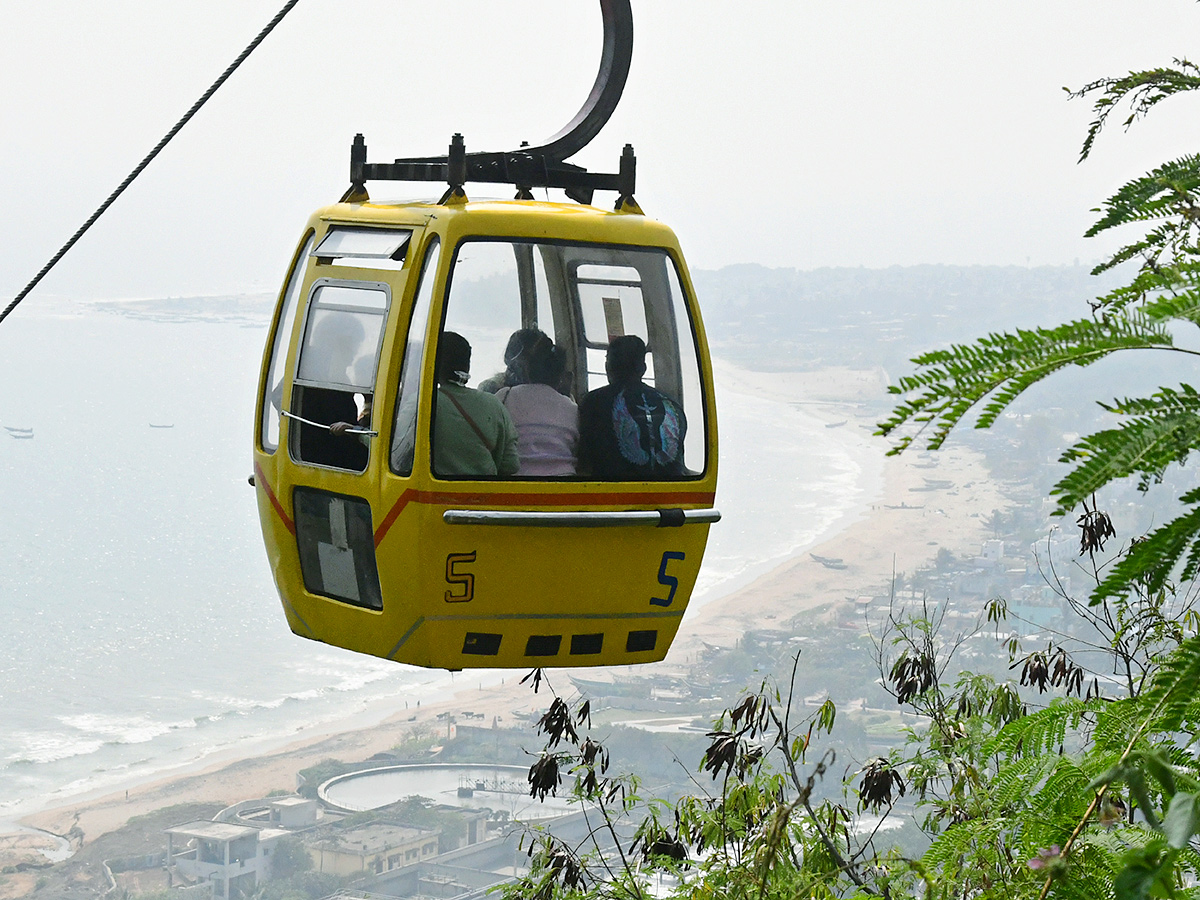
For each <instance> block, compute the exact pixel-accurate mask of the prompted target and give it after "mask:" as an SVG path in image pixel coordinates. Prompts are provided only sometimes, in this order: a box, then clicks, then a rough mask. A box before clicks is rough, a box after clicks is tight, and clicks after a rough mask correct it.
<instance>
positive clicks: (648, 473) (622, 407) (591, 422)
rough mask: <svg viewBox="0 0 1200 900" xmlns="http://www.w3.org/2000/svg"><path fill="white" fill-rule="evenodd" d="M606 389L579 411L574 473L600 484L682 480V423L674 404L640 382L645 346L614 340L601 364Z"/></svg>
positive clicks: (595, 393) (639, 342) (638, 340)
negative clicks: (576, 455)
mask: <svg viewBox="0 0 1200 900" xmlns="http://www.w3.org/2000/svg"><path fill="white" fill-rule="evenodd" d="M604 370H605V373H606V374H607V375H608V384H607V385H605V386H604V387H602V388H597V389H596V390H594V391H591V392H589V393H588V395H587V396H586V397H585V398H584V399H583V403H582V404H581V405H580V408H579V470H580V472H581V473H584V474H590V475H591V476H592V477H593V478H595V479H597V480H601V481H662V480H667V479H675V478H680V477H682V476H683V474H684V467H683V439H684V436H685V435H686V434H687V420H686V419H685V418H684V414H683V410H682V409H681V408H680V406H679V404H678V403H677V402H676V401H674V400H673V399H671V398H670V397H668V396H667V395H666V394H663V393H662V392H661V391H658V390H655V389H654V388H652V387H650V386H649V385H647V384H644V383H643V382H642V376H644V375H645V374H646V343H645V341H643V340H642V339H641V338H640V337H638V336H637V335H623V336H621V337H617V338H613V339H612V340H611V341H610V342H609V345H608V354H607V356H606V358H605V363H604Z"/></svg>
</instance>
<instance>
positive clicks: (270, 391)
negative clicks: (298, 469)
mask: <svg viewBox="0 0 1200 900" xmlns="http://www.w3.org/2000/svg"><path fill="white" fill-rule="evenodd" d="M312 245H313V236H312V235H311V234H310V235H309V236H308V239H307V240H306V241H305V242H304V247H303V248H302V249H301V251H300V253H299V254H298V255H297V256H296V259H295V261H294V262H293V263H292V272H291V274H290V275H289V276H288V283H287V288H286V289H285V290H284V294H283V308H282V309H281V310H280V311H279V322H278V324H277V325H276V326H275V334H274V335H273V336H272V338H271V363H270V365H269V366H268V367H267V380H266V381H265V382H263V389H264V390H265V391H266V395H265V396H264V397H263V401H262V432H261V435H260V437H261V440H262V448H263V450H265V451H266V452H268V453H274V452H275V449H276V448H277V447H278V446H279V411H280V410H281V409H283V408H284V407H283V365H284V362H285V361H286V359H287V348H288V341H289V340H290V339H291V336H292V329H293V327H295V324H296V310H297V309H298V308H299V303H298V302H297V301H298V300H299V298H300V285H301V284H302V283H303V282H304V266H305V263H307V262H308V253H309V251H310V250H311V249H312Z"/></svg>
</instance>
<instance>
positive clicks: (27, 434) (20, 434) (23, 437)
mask: <svg viewBox="0 0 1200 900" xmlns="http://www.w3.org/2000/svg"><path fill="white" fill-rule="evenodd" d="M8 436H9V437H10V438H16V439H17V440H18V441H27V440H29V439H30V438H31V437H33V431H32V430H30V431H10V432H9V433H8Z"/></svg>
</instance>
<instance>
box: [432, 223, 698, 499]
mask: <svg viewBox="0 0 1200 900" xmlns="http://www.w3.org/2000/svg"><path fill="white" fill-rule="evenodd" d="M449 334H453V335H457V336H460V337H461V338H463V339H465V340H466V342H467V344H468V345H469V348H470V366H469V369H470V373H469V377H468V379H467V380H466V381H465V382H464V383H463V384H462V385H461V386H459V388H458V389H455V388H451V389H450V390H449V393H451V394H454V395H455V396H454V399H457V400H458V401H459V402H458V403H455V404H453V406H454V408H453V409H451V408H450V405H449V404H447V405H445V406H444V407H443V405H442V404H441V400H440V394H441V393H444V392H446V391H445V387H444V383H443V386H442V387H441V388H439V406H438V407H436V408H435V410H434V426H433V435H432V437H431V441H432V459H433V461H434V464H433V471H434V474H435V475H438V476H439V477H444V478H480V477H483V478H486V477H497V476H500V477H505V476H507V475H508V474H509V473H508V472H507V471H506V464H505V448H504V447H502V446H499V445H498V442H499V441H500V440H501V439H502V438H503V436H504V434H505V432H504V430H503V429H502V428H499V427H498V426H496V425H495V423H494V422H493V421H492V419H493V415H492V411H491V408H490V407H489V406H487V405H486V403H485V401H482V400H480V399H479V398H478V397H476V396H474V394H462V393H461V389H462V388H466V389H468V390H470V389H474V390H475V391H477V392H483V393H494V394H495V395H496V397H497V398H498V399H499V400H500V401H501V403H502V405H503V406H504V408H505V411H506V412H507V413H508V416H509V418H510V419H511V420H512V424H513V427H514V428H515V429H516V431H517V444H518V459H519V466H518V469H517V472H516V476H517V477H521V478H524V477H540V478H546V477H557V478H571V477H577V476H578V477H584V478H595V479H600V480H671V479H678V478H688V477H695V476H697V475H699V474H700V473H702V472H703V471H704V469H705V467H706V464H707V463H706V459H705V453H706V440H705V434H706V427H707V423H706V422H705V418H704V398H703V394H702V391H701V388H700V365H699V358H698V354H697V349H696V341H695V338H694V336H693V332H692V326H691V318H690V314H689V312H688V307H687V303H686V301H685V298H684V294H683V291H682V288H681V286H680V282H679V278H678V275H677V273H676V271H675V266H674V264H673V262H672V261H671V260H670V258H669V257H668V256H667V254H666V253H665V252H664V251H661V250H652V249H651V250H647V249H639V248H624V247H613V246H607V245H590V244H566V243H562V244H558V243H555V244H550V243H537V244H535V243H531V242H506V241H485V240H472V241H464V242H463V243H462V244H460V245H459V247H458V250H457V254H456V257H455V261H454V266H453V270H452V278H451V281H450V286H449V292H448V296H447V298H446V308H445V314H444V319H443V327H442V335H443V341H446V340H449V341H450V342H451V344H454V343H457V342H458V341H459V337H450V338H447V337H445V336H446V335H449ZM617 339H632V340H622V342H621V343H622V346H623V347H624V351H623V352H625V354H626V356H628V355H629V353H630V352H632V353H634V354H635V355H636V356H637V359H636V360H634V361H633V362H631V364H630V369H631V374H630V375H629V376H628V377H625V378H624V380H623V381H622V386H621V387H620V388H619V389H609V384H610V380H611V379H610V375H609V373H608V371H607V370H606V357H607V356H608V351H609V347H610V344H612V343H613V342H614V341H616V340H617ZM464 359H465V356H464ZM643 365H644V368H642V366H643ZM633 369H636V370H637V371H636V372H632V370H633ZM440 374H441V375H442V376H443V382H444V381H445V379H451V380H453V378H454V376H455V372H454V371H447V372H444V373H440ZM613 384H616V381H613ZM601 389H604V390H602V391H601ZM631 390H636V391H637V394H636V399H634V400H630V401H629V403H635V402H636V403H637V404H640V405H641V407H642V408H646V409H650V408H653V410H655V412H654V413H653V414H650V413H645V414H642V415H641V416H640V418H639V416H638V415H635V414H633V413H629V414H628V415H625V412H626V411H627V409H628V407H629V403H626V402H625V400H624V399H622V400H621V404H620V405H618V406H614V409H615V410H616V411H615V412H613V413H612V415H611V416H610V417H609V419H607V420H605V421H609V422H611V424H607V425H604V429H606V433H605V434H604V435H599V436H598V434H597V428H596V427H595V423H596V422H598V421H600V419H601V418H602V417H598V416H596V415H592V416H591V417H590V418H589V417H584V418H582V419H581V418H580V417H579V410H580V408H581V407H582V405H583V403H584V400H585V399H586V398H587V396H588V394H589V393H590V392H595V391H600V392H601V394H603V395H604V397H605V398H607V399H608V402H609V403H610V405H612V404H615V403H616V401H615V400H613V399H612V398H610V397H609V396H608V395H610V394H614V395H615V394H616V393H620V395H621V397H622V398H626V397H627V396H628V397H633V395H632V394H629V393H628V392H629V391H631ZM599 402H600V398H599V396H597V397H595V398H592V401H591V406H592V408H593V409H595V407H596V404H597V403H599ZM460 406H461V407H463V408H459V407H460ZM443 413H444V416H443ZM617 413H621V414H622V415H621V416H618V415H617ZM622 416H623V417H622ZM445 417H449V419H450V420H452V421H454V422H455V423H457V426H458V427H456V428H455V429H451V431H452V436H451V437H449V438H447V437H445V435H444V434H443V431H446V429H447V426H445ZM439 418H443V425H442V426H439V424H438V421H437V420H438V419H439ZM476 419H479V421H475V420H476ZM460 420H462V421H460ZM472 424H474V425H475V426H476V427H474V428H473V427H471V426H472ZM585 425H586V426H587V427H585ZM472 434H473V435H474V443H475V444H478V445H480V446H479V447H477V448H476V449H479V450H481V452H480V453H477V454H474V456H475V457H478V458H477V459H474V461H473V462H464V460H466V459H467V457H470V456H471V454H465V455H464V453H463V452H461V451H462V450H463V448H464V447H466V445H468V444H471V443H472ZM441 441H449V446H439V442H441ZM605 442H607V443H610V444H612V445H613V447H614V448H617V449H613V450H612V451H611V452H608V451H605V452H603V453H600V454H599V455H597V453H596V452H594V446H593V445H598V444H600V443H605ZM635 445H637V446H635ZM621 447H623V448H625V450H628V451H629V456H630V457H631V458H630V460H629V465H628V466H625V467H622V466H620V465H614V466H606V465H604V464H603V461H604V460H607V459H611V458H615V456H614V455H615V454H616V453H617V450H618V449H620V448H621ZM638 447H640V448H641V449H638ZM484 451H485V452H484ZM621 452H624V450H622V451H621ZM487 456H490V457H491V459H490V461H489V460H488V459H486V457H487ZM450 457H455V458H456V461H455V462H454V463H453V464H451V463H450V462H448V460H449V459H450ZM439 459H441V460H442V461H443V462H444V463H445V464H444V465H442V466H439V464H438V461H439Z"/></svg>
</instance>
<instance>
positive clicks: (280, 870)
mask: <svg viewBox="0 0 1200 900" xmlns="http://www.w3.org/2000/svg"><path fill="white" fill-rule="evenodd" d="M311 868H312V857H310V856H309V855H308V851H307V850H306V849H304V844H303V842H301V841H300V840H298V839H297V838H294V837H282V838H280V839H279V840H278V841H276V842H275V849H274V851H273V852H272V854H271V875H272V877H274V878H292V877H293V876H295V875H299V874H300V873H301V872H307V871H308V870H309V869H311Z"/></svg>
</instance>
